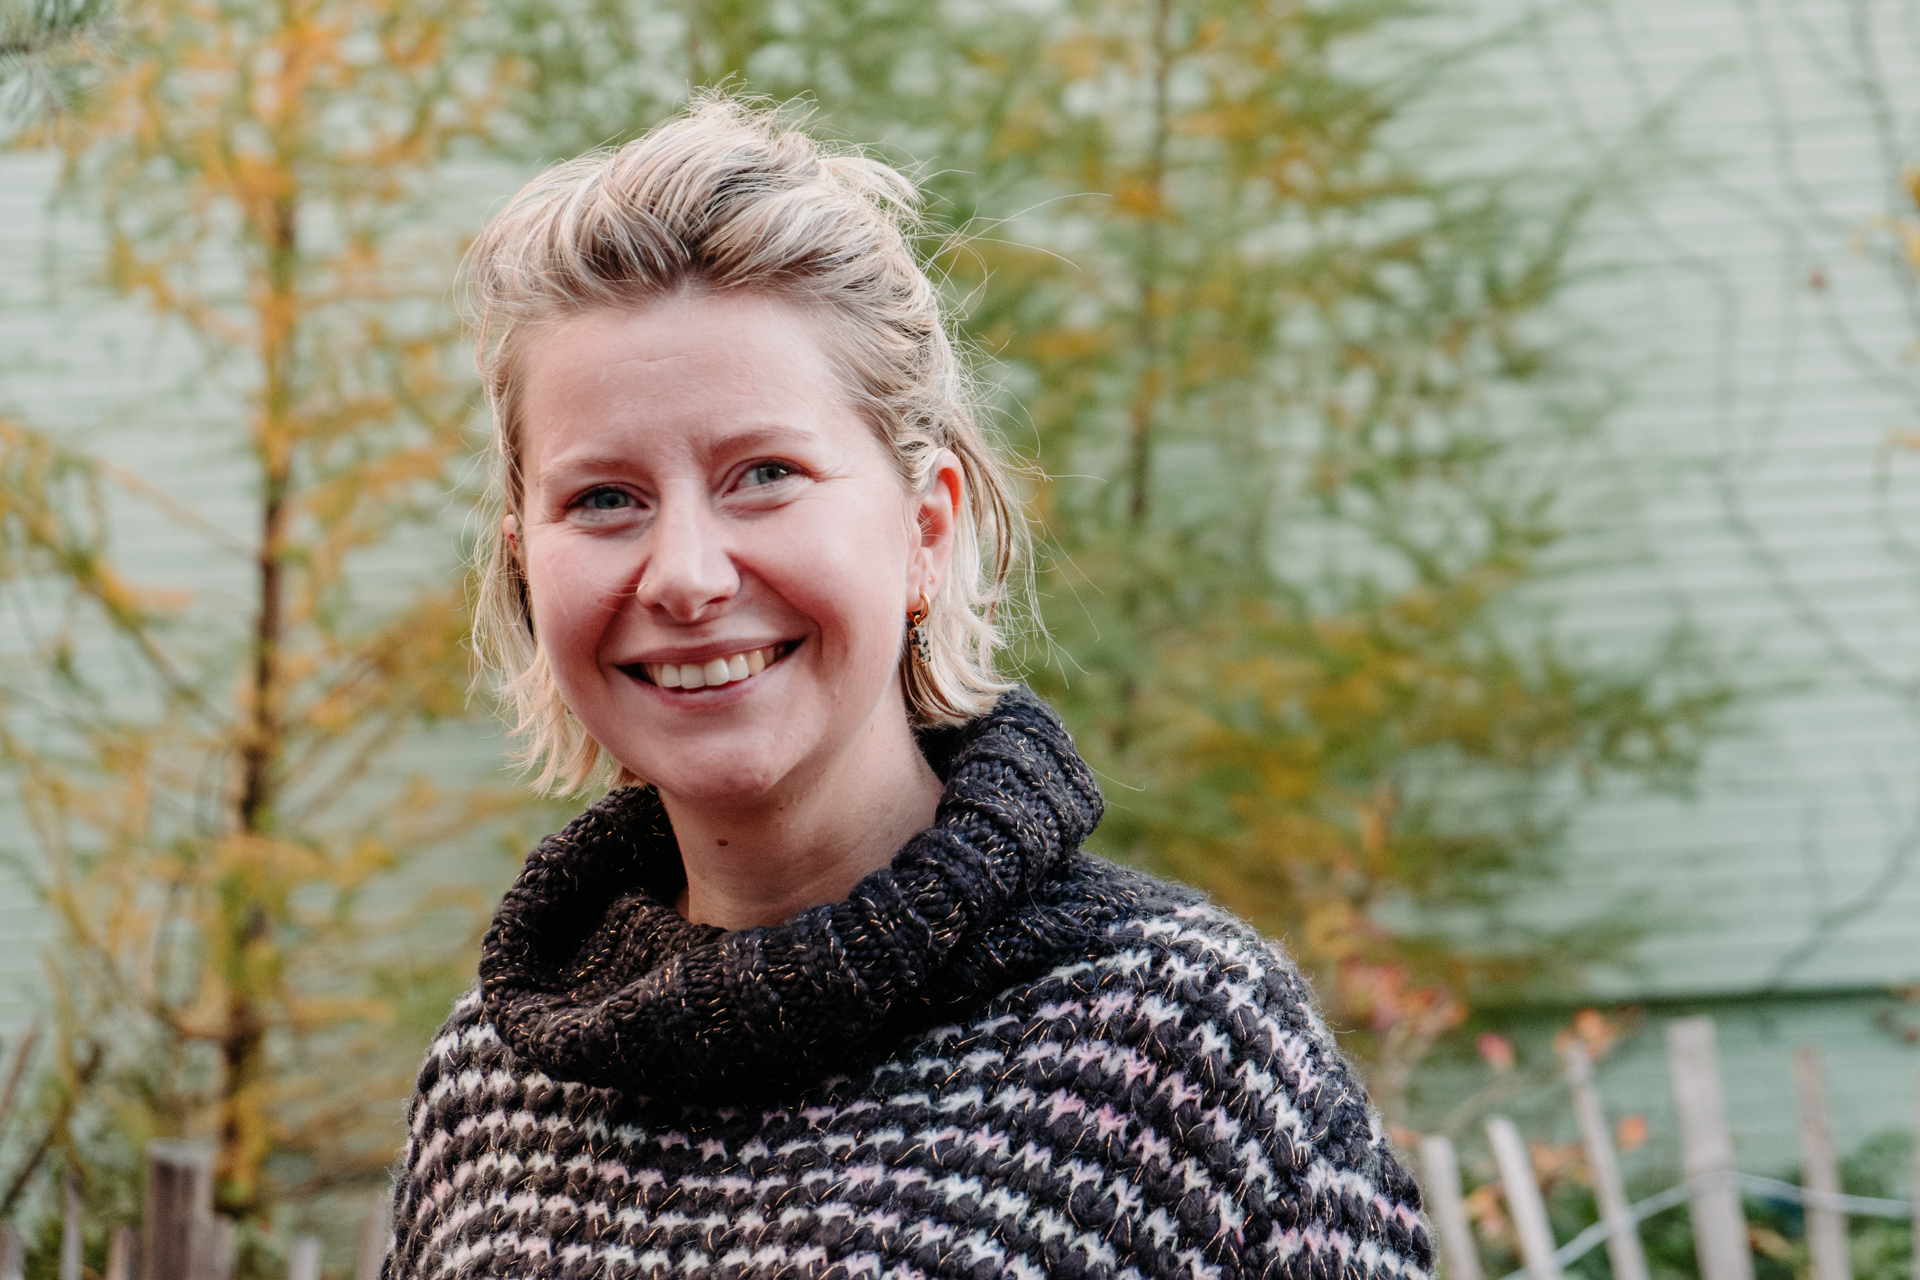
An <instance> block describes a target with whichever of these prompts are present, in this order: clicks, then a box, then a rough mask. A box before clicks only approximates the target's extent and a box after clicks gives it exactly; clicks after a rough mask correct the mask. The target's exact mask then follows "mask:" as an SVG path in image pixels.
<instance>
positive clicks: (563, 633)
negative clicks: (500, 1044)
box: [506, 295, 959, 804]
mask: <svg viewBox="0 0 1920 1280" xmlns="http://www.w3.org/2000/svg"><path fill="white" fill-rule="evenodd" d="M822 338H823V335H822V334H821V332H820V329H819V326H818V323H817V322H816V321H815V320H814V319H813V318H811V317H810V316H808V315H807V314H805V313H804V312H803V311H801V310H799V309H798V308H796V307H794V306H793V305H791V304H788V303H785V302H782V301H779V300H777V299H773V298H768V297H764V296H757V295H720V296H706V297H700V296H691V297H679V298H674V299H671V300H668V301H665V302H662V303H659V304H658V305H655V306H652V307H649V308H647V309H645V310H639V311H597V312H589V313H586V314H584V315H581V316H579V317H577V318H574V319H570V320H567V321H565V322H563V323H561V324H560V325H558V326H556V327H555V328H553V329H551V330H549V331H547V332H546V333H544V334H542V335H540V336H539V337H538V338H537V339H536V340H535V341H534V343H533V344H532V345H531V347H530V348H529V350H528V351H527V353H526V356H525V360H524V364H523V366H522V367H523V370H524V373H523V378H524V382H523V385H522V400H521V405H522V419H521V421H522V423H523V431H524V438H523V440H522V441H521V459H522V469H523V474H524V476H525V485H526V492H525V498H524V500H523V511H522V514H521V516H520V517H519V518H518V519H517V520H516V519H515V518H514V517H512V516H509V517H508V518H507V522H506V532H507V535H508V537H509V538H510V539H511V540H513V542H514V544H515V546H516V547H517V548H518V550H519V552H520V555H521V556H522V558H523V563H524V564H525V567H526V573H527V580H528V583H529V586H530V589H531V595H532V605H533V618H534V627H535V631H536V634H537V635H538V637H539V642H540V646H541V648H542V650H543V651H544V652H545V654H546V656H547V660H548V662H549V664H550V665H551V667H552V669H553V674H554V678H555V680H556V681H557V682H558V684H559V688H560V693H561V696H562V697H563V698H565V700H566V703H567V706H568V707H570V708H571V709H572V711H573V713H574V714H575V715H576V716H578V717H579V718H580V720H581V723H582V724H584V725H585V727H586V729H587V731H588V732H589V733H591V734H592V735H593V737H594V738H595V739H596V740H597V741H598V742H599V743H600V744H601V745H602V746H603V747H604V748H606V750H607V751H609V752H610V753H611V754H612V755H613V756H614V758H615V759H617V760H619V761H620V762H621V763H622V764H624V765H625V766H626V767H627V768H628V769H630V770H632V771H633V772H634V773H636V774H638V775H639V776H640V777H642V778H645V779H647V780H648V781H649V782H652V783H654V784H655V785H656V786H658V787H659V788H660V791H661V793H662V795H663V796H665V797H667V798H668V799H670V800H674V799H677V800H682V801H687V802H695V803H702V802H704V803H719V804H729V803H753V802H755V801H759V800H763V799H766V798H769V797H773V798H777V797H778V794H779V793H780V792H781V791H782V790H783V789H786V788H790V787H795V786H801V787H804V786H806V785H808V784H809V783H810V782H817V781H819V780H820V779H822V778H824V777H826V776H827V775H828V774H829V772H830V771H832V770H834V769H835V768H836V767H838V768H846V767H848V756H849V752H851V753H852V754H853V756H856V757H857V755H858V753H859V751H860V750H861V749H862V747H863V745H865V744H868V743H870V742H872V741H874V740H876V739H875V737H874V735H875V733H876V730H881V729H893V730H896V732H895V733H890V734H886V735H884V736H885V737H886V738H887V740H888V741H889V742H897V741H898V740H899V736H898V733H897V730H898V729H899V728H900V726H901V725H903V724H904V721H905V717H906V709H905V705H904V702H903V700H902V696H901V690H900V686H899V678H898V660H899V654H900V645H901V637H902V634H903V629H904V627H905V623H906V615H907V612H908V611H909V609H910V608H912V606H913V605H914V603H915V602H917V601H918V599H919V597H920V592H921V590H922V589H928V590H929V594H931V589H930V588H929V587H928V583H929V580H930V579H931V578H933V577H935V576H936V575H937V574H939V573H940V572H942V571H944V569H945V567H946V558H947V554H948V550H949V548H950V545H951V534H952V525H953V516H954V512H955V511H956V510H957V504H958V500H959V492H958V486H959V479H958V472H957V469H956V468H953V467H950V466H943V467H941V468H940V469H939V471H938V476H939V480H940V482H939V483H936V484H934V485H933V486H932V487H931V489H930V491H929V493H928V494H926V495H916V494H912V493H909V492H908V490H907V488H906V486H905V484H904V483H903V482H902V481H901V479H900V476H899V473H898V471H897V470H895V468H894V466H893V464H892V462H891V460H890V458H889V457H888V455H887V453H886V451H885V449H884V448H883V446H882V445H881V443H880V441H879V440H878V439H877V438H876V437H875V435H874V432H873V429H872V428H871V427H869V426H868V425H867V423H866V422H865V421H864V420H863V419H862V418H861V417H860V416H858V415H857V414H856V413H855V412H854V410H853V409H852V408H851V407H850V406H849V405H848V404H847V403H846V400H845V397H844V395H843V393H842V392H841V390H840V388H839V385H838V383H837V382H836V379H835V377H834V374H833V371H832V369H831V367H830V365H829V363H828V360H827V357H826V354H825V351H824V350H823V347H822Z"/></svg>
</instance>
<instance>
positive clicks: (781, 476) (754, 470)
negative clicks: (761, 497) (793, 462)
mask: <svg viewBox="0 0 1920 1280" xmlns="http://www.w3.org/2000/svg"><path fill="white" fill-rule="evenodd" d="M792 474H793V468H792V467H790V466H788V465H787V464H786V463H784V462H757V463H755V464H754V465H753V466H751V467H748V468H747V473H746V474H745V475H744V476H741V477H740V483H741V485H742V486H743V487H745V488H749V489H751V488H755V487H757V486H759V485H763V484H772V483H774V482H775V481H776V480H785V479H786V478H787V477H788V476H790V475H792Z"/></svg>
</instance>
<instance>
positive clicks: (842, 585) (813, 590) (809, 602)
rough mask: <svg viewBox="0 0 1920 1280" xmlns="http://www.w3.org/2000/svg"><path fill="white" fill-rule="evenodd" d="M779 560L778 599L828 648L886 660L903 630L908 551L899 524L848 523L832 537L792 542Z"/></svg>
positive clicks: (904, 623) (884, 522)
mask: <svg viewBox="0 0 1920 1280" xmlns="http://www.w3.org/2000/svg"><path fill="white" fill-rule="evenodd" d="M801 547H804V548H805V551H804V552H802V551H800V550H799V548H801ZM779 554H780V568H779V570H778V574H779V580H780V582H781V594H782V595H783V596H785V597H786V599H787V601H788V603H789V604H791V605H792V606H793V607H794V608H795V609H797V610H798V611H799V612H801V613H803V614H805V615H807V616H808V617H810V618H812V619H814V620H815V621H816V622H817V623H818V624H819V625H820V627H821V629H822V631H823V633H824V635H825V637H826V638H827V639H828V640H829V641H830V643H832V644H833V645H834V646H835V647H840V646H844V647H845V648H846V649H847V650H848V651H849V652H851V653H853V654H858V655H861V656H863V657H870V656H872V655H873V654H876V653H878V654H880V655H881V656H882V658H883V659H890V657H891V654H892V651H893V648H894V646H895V645H896V643H897V641H898V639H899V636H898V632H899V630H900V628H901V627H904V626H905V625H906V622H905V617H906V615H905V613H904V611H903V610H902V608H901V606H900V597H901V589H902V585H901V584H902V583H904V582H905V580H906V578H905V574H906V564H907V555H908V547H907V543H906V539H905V537H904V535H903V534H902V532H901V529H900V527H899V525H898V523H888V522H887V521H885V520H884V519H871V518H870V519H867V520H850V521H847V522H846V523H845V524H843V525H841V526H840V527H839V528H838V529H836V530H835V536H832V537H826V538H816V539H807V540H795V541H793V542H791V543H789V544H788V545H787V546H786V547H784V548H782V550H781V552H780V553H779ZM889 669H890V665H889Z"/></svg>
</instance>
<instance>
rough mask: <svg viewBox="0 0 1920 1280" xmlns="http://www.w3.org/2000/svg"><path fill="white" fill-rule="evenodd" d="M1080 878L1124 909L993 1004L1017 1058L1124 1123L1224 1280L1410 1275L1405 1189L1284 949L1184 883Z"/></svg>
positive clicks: (1417, 1274)
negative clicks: (1200, 1222)
mask: <svg viewBox="0 0 1920 1280" xmlns="http://www.w3.org/2000/svg"><path fill="white" fill-rule="evenodd" d="M1088 861H1089V862H1090V863H1091V862H1094V861H1095V860H1091V859H1089V860H1088ZM1082 877H1083V878H1084V879H1085V880H1086V881H1087V882H1088V887H1089V889H1090V890H1091V891H1092V892H1093V894H1094V896H1096V897H1100V898H1102V899H1106V900H1112V901H1124V902H1125V903H1126V904H1127V905H1126V906H1125V909H1123V910H1120V911H1117V912H1116V913H1115V914H1114V915H1113V916H1112V918H1111V919H1110V922H1109V923H1108V924H1107V925H1106V927H1105V928H1104V929H1103V930H1102V931H1101V934H1100V936H1099V939H1098V942H1097V945H1095V946H1093V947H1091V948H1089V949H1088V950H1087V951H1086V952H1084V953H1083V954H1082V956H1080V957H1078V958H1076V959H1073V960H1071V961H1070V962H1068V963H1064V964H1061V965H1059V966H1057V967H1056V968H1054V969H1053V970H1052V971H1051V972H1050V973H1048V974H1046V975H1045V976H1044V977H1042V978H1040V979H1039V980H1037V981H1035V982H1033V983H1032V984H1030V985H1028V986H1026V987H1025V988H1023V989H1021V990H1019V991H1009V992H1007V993H1005V995H1004V996H1003V1002H1002V1005H1001V1012H1003V1013H1005V1014H1012V1015H1015V1016H1017V1017H1019V1018H1020V1021H1021V1023H1022V1024H1023V1025H1022V1026H1021V1027H1020V1039H1021V1040H1022V1041H1023V1043H1024V1047H1023V1048H1022V1049H1021V1051H1020V1052H1021V1055H1022V1056H1023V1057H1025V1058H1027V1060H1028V1061H1029V1062H1030V1063H1032V1064H1033V1065H1035V1066H1037V1067H1041V1068H1045V1069H1044V1070H1043V1071H1042V1072H1041V1075H1042V1076H1043V1077H1044V1080H1045V1082H1046V1083H1051V1082H1052V1080H1053V1078H1054V1077H1055V1076H1059V1077H1060V1079H1061V1080H1062V1082H1064V1083H1066V1084H1067V1086H1068V1088H1069V1089H1070V1090H1071V1091H1072V1092H1074V1093H1075V1094H1078V1095H1083V1096H1086V1101H1087V1103H1089V1104H1090V1105H1092V1106H1093V1107H1094V1109H1095V1110H1096V1111H1098V1110H1101V1109H1105V1111H1106V1114H1108V1115H1109V1116H1112V1115H1122V1116H1126V1117H1127V1118H1128V1119H1129V1121H1130V1122H1131V1124H1132V1125H1133V1126H1134V1128H1135V1130H1136V1131H1137V1133H1138V1135H1139V1137H1140V1139H1141V1140H1143V1141H1144V1143H1145V1145H1144V1146H1143V1147H1140V1148H1139V1149H1137V1150H1136V1151H1134V1152H1132V1153H1131V1154H1132V1156H1133V1157H1134V1158H1138V1159H1141V1160H1143V1161H1144V1162H1145V1164H1146V1166H1147V1167H1149V1168H1154V1167H1158V1168H1162V1169H1164V1170H1165V1172H1166V1176H1167V1178H1168V1182H1167V1183H1165V1184H1163V1186H1164V1193H1165V1194H1167V1195H1168V1196H1170V1197H1171V1207H1170V1208H1169V1212H1170V1214H1171V1215H1172V1217H1171V1218H1169V1219H1168V1222H1169V1225H1170V1226H1171V1224H1172V1223H1173V1222H1174V1221H1176V1220H1177V1221H1179V1222H1180V1225H1181V1226H1183V1227H1188V1226H1189V1224H1187V1223H1186V1222H1185V1221H1184V1219H1185V1218H1186V1217H1187V1216H1195V1215H1197V1216H1198V1217H1199V1218H1201V1219H1204V1220H1205V1221H1206V1224H1207V1227H1208V1231H1207V1232H1203V1233H1201V1234H1202V1236H1203V1238H1211V1239H1213V1240H1214V1241H1216V1242H1217V1246H1216V1247H1217V1248H1218V1249H1221V1250H1224V1251H1225V1253H1226V1257H1231V1258H1232V1259H1233V1265H1231V1266H1230V1267H1229V1270H1231V1271H1234V1272H1238V1273H1240V1274H1274V1275H1287V1276H1294V1277H1299V1278H1300V1280H1307V1278H1309V1277H1320V1276H1325V1275H1332V1274H1342V1275H1347V1274H1372V1275H1382V1276H1394V1277H1405V1278H1407V1280H1421V1278H1423V1277H1425V1276H1426V1275H1427V1273H1428V1272H1429V1271H1430V1269H1431V1247H1430V1244H1429V1242H1428V1239H1427V1235H1426V1231H1425V1227H1424V1224H1423V1223H1422V1221H1421V1217H1420V1197H1419V1191H1418V1188H1417V1187H1416V1185H1415V1184H1414V1181H1413V1179H1412V1178H1411V1177H1410V1176H1409V1175H1408V1174H1407V1172H1406V1171H1405V1170H1404V1169H1403V1168H1402V1167H1401V1166H1400V1164H1399V1162H1398V1161H1397V1160H1396V1158H1395V1157H1394V1155H1393V1153H1392V1150H1391V1148H1390V1146H1389V1144H1388V1143H1387V1140H1386V1137H1385V1134H1384V1132H1383V1126H1382V1125H1381V1124H1380V1121H1379V1119H1378V1117H1377V1115H1376V1114H1375V1113H1374V1112H1373V1110H1372V1108H1371V1106H1370V1105H1369V1104H1368V1101H1367V1097H1366V1093H1365V1090H1364V1089H1363V1087H1362V1086H1361V1084H1360V1082H1359V1080H1358V1078H1357V1076H1356V1075H1355V1073H1354V1071H1353V1069H1352V1067H1351V1065H1350V1064H1349V1063H1348V1062H1347V1060H1346V1058H1345V1057H1344V1055H1342V1053H1341V1052H1340V1050H1339V1048H1338V1046H1337V1045H1336V1044H1335V1042H1334V1039H1333V1036H1332V1035H1331V1033H1330V1032H1329V1030H1328V1028H1327V1025H1326V1023H1325V1021H1324V1020H1323V1019H1322V1017H1321V1016H1320V1013H1319V1010H1318V1008H1317V1007H1316V1005H1315V1003H1314V1000H1313V996H1312V991H1311V989H1310V987H1309V985H1308V983H1307V981H1306V980H1305V978H1304V977H1302V975H1301V974H1300V971H1299V969H1298V968H1297V967H1296V966H1295V965H1294V963H1293V961H1292V960H1291V959H1290V958H1289V957H1288V956H1287V954H1286V952H1285V951H1284V950H1283V949H1282V948H1281V947H1280V946H1279V945H1278V944H1277V943H1275V942H1273V941H1271V940H1269V939H1267V938H1265V937H1263V936H1261V935H1260V934H1259V933H1258V932H1257V931H1256V930H1254V929H1253V928H1251V927H1250V926H1248V925H1247V924H1246V923H1245V922H1243V921H1241V920H1239V919H1237V918H1236V917H1234V916H1233V915H1232V914H1230V913H1228V912H1226V911H1223V910H1221V909H1220V908H1218V907H1216V906H1214V905H1213V904H1212V903H1210V902H1208V901H1207V900H1206V899H1205V898H1204V896H1202V895H1201V894H1199V893H1197V892H1196V891H1194V890H1192V889H1188V888H1186V887H1184V886H1180V885H1174V884H1170V883H1168V882H1165V881H1161V880H1157V879H1155V878H1153V877H1150V876H1144V875H1141V874H1139V873H1137V872H1132V871H1127V870H1123V869H1121V868H1117V867H1113V866H1111V864H1104V863H1101V864H1098V865H1092V866H1088V867H1087V868H1085V869H1084V870H1083V871H1078V872H1076V878H1082ZM1039 1083H1041V1081H1036V1084H1039ZM1045 1097H1046V1095H1045V1094H1044V1092H1043V1093H1042V1094H1041V1095H1040V1096H1039V1097H1037V1098H1036V1101H1037V1102H1044V1101H1045ZM1046 1105H1048V1106H1049V1107H1051V1108H1057V1107H1059V1106H1060V1105H1062V1104H1061V1103H1060V1102H1059V1101H1058V1100H1056V1101H1053V1102H1051V1103H1047V1104H1046ZM1068 1105H1071V1103H1069V1104H1068ZM1149 1225H1151V1224H1149ZM1188 1234H1189V1232H1188V1230H1182V1231H1181V1232H1180V1235H1182V1236H1183V1237H1184V1236H1188ZM1228 1242H1231V1245H1230V1247H1229V1245H1228ZM1212 1252H1214V1249H1212V1248H1203V1249H1202V1255H1203V1256H1204V1255H1206V1254H1208V1253H1212ZM1225 1260H1226V1258H1225V1257H1208V1258H1206V1261H1209V1262H1216V1263H1217V1262H1223V1261H1225Z"/></svg>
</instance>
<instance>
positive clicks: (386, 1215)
mask: <svg viewBox="0 0 1920 1280" xmlns="http://www.w3.org/2000/svg"><path fill="white" fill-rule="evenodd" d="M392 1212H393V1200H392V1197H391V1196H389V1195H385V1194H380V1195H376V1196H374V1197H373V1199H372V1200H371V1201H369V1202H368V1204H367V1213H366V1216H365V1217H364V1218H362V1219H361V1220H360V1247H359V1248H358V1249H356V1250H355V1251H354V1260H353V1280H380V1269H381V1267H382V1266H383V1265H384V1264H385V1263H386V1260H387V1237H388V1236H389V1235H391V1234H392V1232H393V1226H392V1220H391V1217H390V1215H391V1214H392ZM1914 1280H1920V1276H1916V1277H1915V1278H1914Z"/></svg>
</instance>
